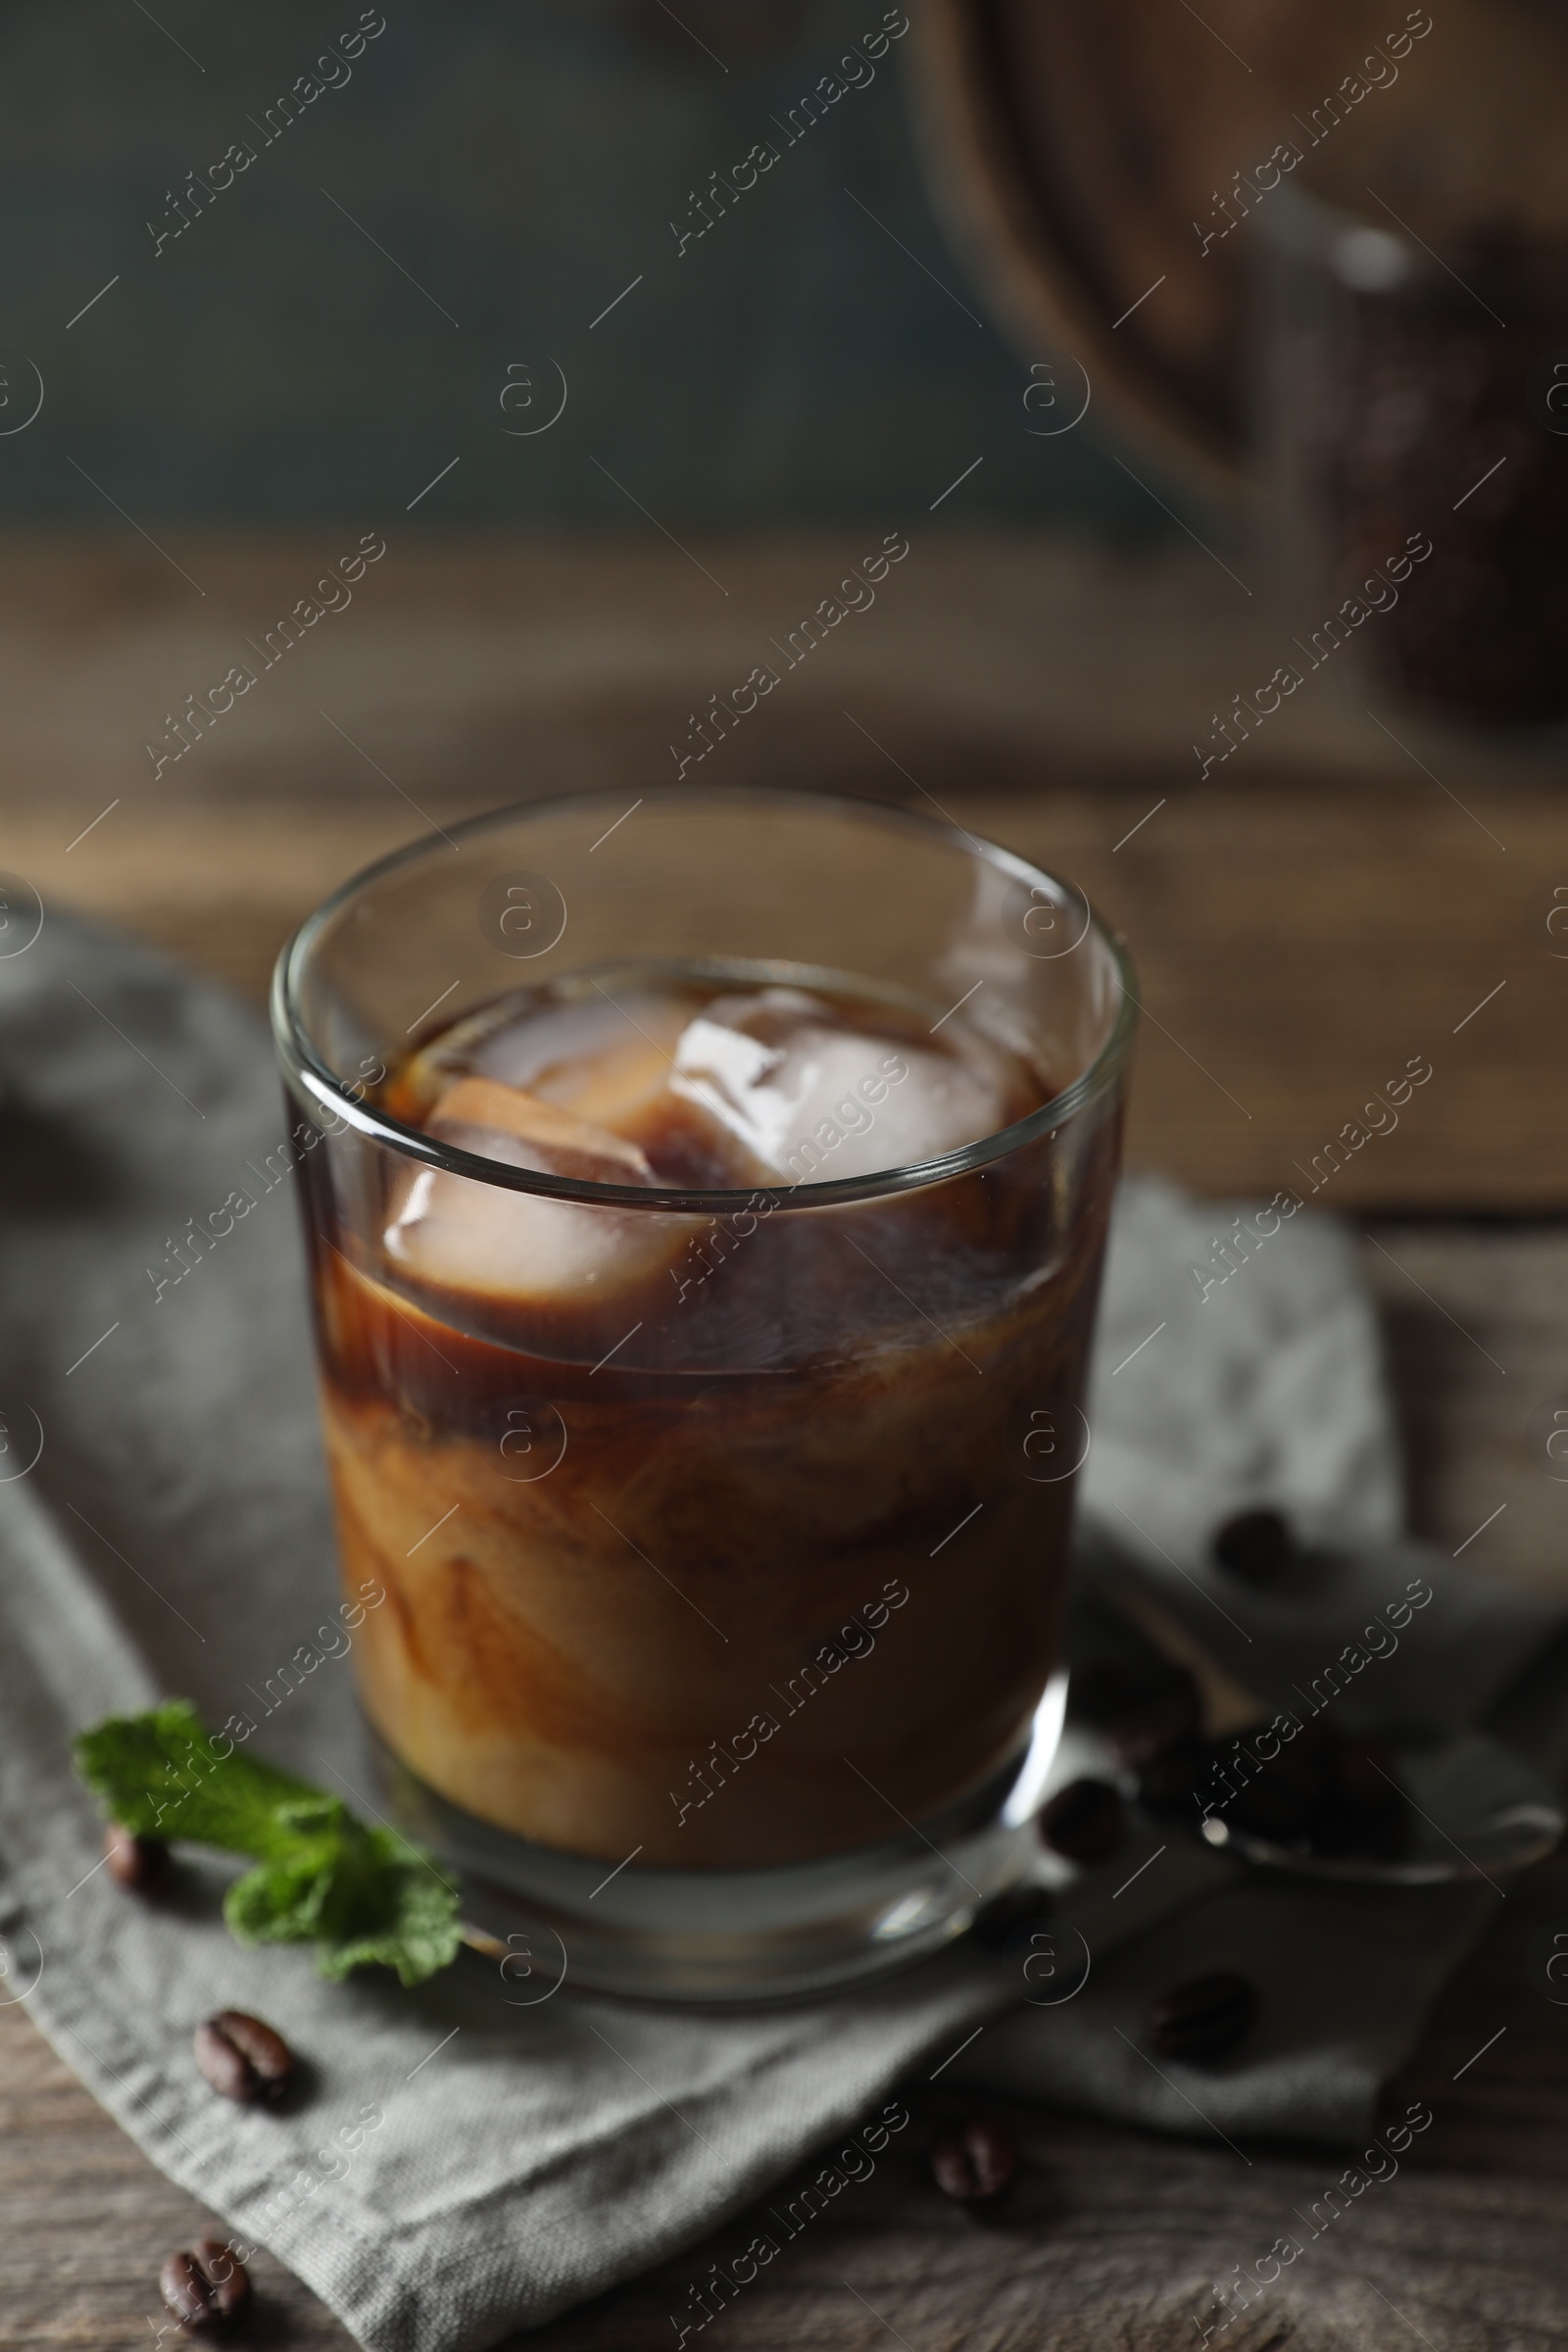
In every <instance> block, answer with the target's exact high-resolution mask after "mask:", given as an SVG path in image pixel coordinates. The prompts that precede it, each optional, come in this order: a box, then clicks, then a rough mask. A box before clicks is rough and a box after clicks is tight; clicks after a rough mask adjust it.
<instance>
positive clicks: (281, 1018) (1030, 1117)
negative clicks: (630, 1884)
mask: <svg viewBox="0 0 1568 2352" xmlns="http://www.w3.org/2000/svg"><path fill="white" fill-rule="evenodd" d="M619 799H620V794H619V793H618V791H611V790H606V791H604V792H569V793H553V794H550V795H548V796H544V797H541V798H540V799H538V800H522V801H514V802H510V803H508V804H507V805H506V806H505V807H503V808H500V809H485V810H482V811H481V812H480V813H479V814H478V815H476V816H470V817H465V818H463V819H461V820H460V821H459V822H458V823H456V824H453V825H451V826H450V827H448V828H446V830H445V837H446V838H447V839H448V840H451V839H453V838H454V837H456V838H457V839H458V840H459V841H462V840H463V839H464V838H466V837H474V836H478V835H482V834H484V833H486V832H489V831H496V830H500V829H502V828H503V827H505V826H506V825H509V824H515V823H516V822H517V821H518V820H519V819H521V818H524V817H527V816H533V815H542V814H559V813H561V812H562V811H564V810H568V809H592V808H594V807H595V806H596V804H607V805H610V806H614V805H615V804H617V803H618V801H619ZM644 800H645V805H646V804H647V802H649V801H653V802H655V803H657V804H661V805H663V806H666V807H667V806H669V805H671V804H674V803H684V804H687V805H692V806H695V805H697V804H699V803H703V802H707V803H710V804H713V803H717V804H720V805H722V806H723V807H725V808H726V809H737V808H746V807H756V806H772V807H783V808H786V809H811V808H817V809H824V810H830V811H832V812H833V813H834V814H835V815H839V816H855V817H867V816H870V817H874V818H875V819H876V820H877V821H879V822H880V823H882V824H885V825H887V826H888V827H890V829H892V830H894V831H901V830H902V831H904V832H907V833H910V834H913V835H915V836H916V837H920V838H924V839H925V840H927V841H931V842H942V843H945V844H947V845H949V846H950V847H953V848H956V849H958V850H960V851H961V852H963V854H964V855H965V856H966V857H968V858H970V859H971V860H978V861H979V862H982V863H985V864H989V865H990V866H992V867H993V868H994V869H995V870H997V871H998V872H1000V873H1003V874H1005V876H1006V877H1007V879H1008V880H1009V881H1013V882H1022V883H1025V884H1028V885H1033V884H1039V883H1044V884H1045V885H1047V886H1048V887H1049V888H1050V889H1051V890H1052V891H1053V892H1054V893H1057V894H1060V895H1061V896H1062V897H1065V898H1067V899H1069V900H1070V899H1076V900H1077V901H1078V902H1079V904H1080V905H1081V906H1082V907H1083V908H1084V909H1085V912H1086V914H1087V917H1088V920H1087V922H1086V924H1085V927H1084V931H1083V934H1082V937H1081V938H1080V939H1079V940H1077V941H1076V942H1075V943H1074V945H1073V947H1072V948H1069V949H1066V950H1064V951H1063V952H1062V953H1063V955H1064V956H1070V955H1075V954H1076V953H1077V950H1078V948H1080V947H1081V946H1083V945H1084V944H1085V943H1086V942H1087V941H1088V940H1089V938H1090V937H1091V936H1095V937H1097V938H1098V939H1099V941H1100V943H1101V945H1102V946H1103V948H1104V950H1105V951H1106V952H1107V953H1108V955H1109V956H1110V959H1111V965H1112V968H1113V970H1114V973H1115V976H1116V985H1117V991H1118V996H1119V1000H1120V1001H1119V1004H1118V1005H1117V1010H1116V1018H1115V1020H1114V1022H1113V1023H1112V1024H1111V1029H1110V1034H1109V1035H1108V1036H1107V1038H1106V1039H1105V1042H1104V1044H1103V1046H1102V1047H1101V1049H1100V1051H1099V1053H1098V1054H1096V1055H1095V1057H1094V1059H1093V1060H1092V1061H1091V1062H1090V1063H1089V1065H1088V1067H1087V1068H1086V1069H1084V1070H1082V1071H1080V1073H1079V1075H1078V1076H1077V1077H1076V1078H1074V1079H1073V1080H1072V1081H1071V1082H1070V1084H1068V1085H1067V1086H1065V1087H1063V1088H1062V1090H1061V1092H1060V1093H1059V1094H1056V1095H1054V1096H1053V1097H1052V1099H1051V1101H1050V1102H1049V1103H1042V1104H1041V1105H1040V1107H1039V1109H1038V1110H1032V1111H1030V1112H1029V1113H1028V1114H1027V1115H1026V1116H1025V1117H1024V1118H1021V1119H1015V1120H1014V1121H1013V1122H1012V1123H1011V1124H1010V1125H1009V1126H1006V1127H1000V1128H998V1129H996V1130H995V1132H994V1133H992V1134H990V1135H986V1136H980V1137H977V1138H976V1140H975V1141H974V1142H973V1143H969V1144H963V1145H960V1146H959V1147H958V1148H957V1149H956V1150H955V1151H951V1152H941V1153H939V1154H938V1155H936V1156H935V1157H933V1158H930V1159H924V1160H915V1161H911V1162H909V1163H907V1165H904V1166H900V1167H896V1168H884V1169H875V1170H873V1171H872V1172H871V1173H870V1174H868V1175H865V1176H845V1177H839V1178H837V1179H836V1180H835V1181H833V1182H832V1183H828V1184H815V1183H809V1182H807V1181H806V1180H804V1179H796V1180H795V1181H793V1182H791V1183H788V1184H778V1185H732V1186H725V1187H723V1188H718V1189H712V1188H710V1189H707V1190H692V1189H691V1188H688V1187H677V1186H673V1185H629V1184H593V1183H590V1182H588V1181H587V1180H585V1179H584V1180H578V1179H575V1178H571V1177H564V1176H553V1175H550V1174H548V1173H546V1172H545V1171H543V1170H539V1169H534V1168H517V1167H513V1166H511V1165H510V1164H508V1163H506V1162H504V1161H501V1160H494V1159H486V1158H484V1157H483V1156H482V1155H481V1154H480V1153H478V1152H465V1151H464V1150H462V1148H461V1147H460V1146H458V1145H456V1144H448V1143H443V1142H442V1141H441V1140H440V1138H439V1137H436V1136H432V1135H429V1134H427V1133H426V1131H425V1130H424V1129H423V1128H421V1127H411V1126H410V1125H408V1124H407V1122H406V1121H404V1120H402V1119H397V1118H394V1117H392V1115H391V1114H390V1112H388V1111H384V1110H381V1109H380V1108H378V1107H377V1106H376V1105H374V1104H373V1103H368V1102H366V1101H365V1100H364V1099H363V1097H361V1096H357V1095H356V1094H355V1093H354V1092H353V1089H352V1088H351V1087H350V1086H349V1085H348V1084H347V1083H346V1082H345V1081H344V1080H343V1079H341V1078H339V1077H338V1076H337V1075H336V1073H335V1072H334V1071H333V1070H331V1069H329V1068H328V1066H327V1064H326V1063H325V1061H324V1060H323V1059H322V1057H321V1055H320V1054H319V1053H318V1051H317V1050H316V1046H315V1044H314V1041H313V1040H312V1038H311V1035H310V1032H309V1030H308V1029H307V1027H306V1024H305V1021H304V1018H303V1016H302V1014H301V1011H300V1002H299V1000H300V989H301V984H302V982H303V979H304V975H305V972H306V969H307V966H308V964H309V961H310V957H311V955H312V953H313V951H314V950H315V948H316V946H317V944H318V942H319V939H320V937H321V934H322V932H323V931H324V930H325V929H326V928H327V926H328V925H329V924H330V922H331V921H332V920H333V918H334V917H335V916H336V915H337V914H338V913H339V912H340V911H341V910H342V908H343V907H346V906H347V905H348V904H349V903H350V902H351V901H352V900H353V899H354V898H355V897H356V896H358V894H359V893H360V892H361V891H363V890H364V889H366V888H367V887H368V885H369V884H371V883H373V882H376V881H379V880H381V879H382V878H384V877H385V876H386V875H388V874H392V873H396V872H397V871H398V869H399V868H400V867H403V866H408V865H414V864H417V862H418V861H419V860H420V859H421V858H425V857H427V856H429V855H430V854H431V851H432V847H433V845H432V844H431V843H430V842H428V841H426V840H424V839H422V838H421V839H418V840H415V841H411V842H405V843H404V845H403V847H402V848H401V849H397V850H392V851H389V852H388V853H387V855H386V856H385V857H382V858H374V859H372V860H371V862H370V863H369V864H368V865H365V866H361V867H360V868H359V870H358V871H357V872H355V873H353V874H350V875H349V876H348V878H347V879H346V880H345V881H343V882H340V883H339V884H338V886H337V888H336V889H335V890H333V891H331V892H330V893H329V894H328V895H327V897H326V898H324V899H323V900H322V901H321V903H320V905H319V907H316V908H315V909H314V910H313V911H312V912H311V913H310V914H308V915H307V916H306V918H305V920H304V922H303V923H301V924H300V926H299V929H298V930H297V931H295V932H294V933H293V935H292V936H291V937H290V938H289V939H288V940H286V941H285V942H284V945H283V947H282V949H281V950H280V952H279V954H278V958H277V962H276V964H275V965H274V967H273V971H272V986H271V995H270V1007H271V1020H272V1035H273V1039H274V1041H275V1043H276V1046H277V1052H278V1058H279V1060H280V1061H281V1063H282V1066H283V1073H284V1076H285V1078H286V1079H287V1080H288V1081H289V1083H290V1085H291V1086H292V1088H293V1089H294V1090H295V1091H296V1092H297V1093H300V1094H303V1095H304V1096H306V1097H307V1098H309V1102H310V1103H311V1104H312V1105H314V1106H319V1107H320V1108H321V1109H323V1110H326V1111H328V1112H329V1113H330V1116H331V1122H332V1124H331V1125H330V1126H329V1127H328V1132H335V1131H336V1129H337V1128H340V1127H343V1126H349V1127H352V1128H354V1129H355V1130H356V1132H357V1133H359V1134H361V1135H364V1136H367V1137H368V1138H369V1139H370V1140H371V1141H373V1142H375V1143H379V1144H381V1145H382V1146H384V1147H385V1148H386V1149H387V1150H388V1151H392V1152H398V1153H399V1154H400V1155H401V1156H402V1157H404V1158H406V1159H410V1160H413V1161H415V1162H417V1164H419V1165H421V1166H424V1167H428V1168H435V1169H439V1170H441V1171H443V1172H444V1173H446V1174H447V1175H452V1176H466V1177H468V1178H469V1179H470V1180H472V1181H473V1182H476V1183H480V1184H489V1185H493V1186H499V1187H501V1188H502V1189H504V1190H506V1191H509V1192H517V1193H531V1194H533V1195H535V1196H537V1197H539V1198H542V1199H546V1200H552V1201H575V1202H578V1203H580V1204H581V1205H583V1206H585V1207H593V1208H614V1209H631V1210H633V1211H639V1212H641V1213H643V1214H645V1215H646V1214H653V1213H658V1212H662V1213H665V1214H671V1213H673V1214H684V1215H710V1216H734V1215H736V1214H739V1213H743V1212H744V1210H745V1209H746V1208H748V1207H750V1206H753V1205H755V1204H757V1203H760V1202H764V1201H765V1202H766V1204H767V1207H768V1209H769V1211H770V1212H771V1210H773V1209H775V1208H790V1207H796V1208H808V1207H809V1208H831V1207H836V1206H839V1205H841V1204H844V1203H847V1202H851V1201H871V1200H877V1199H881V1198H887V1197H890V1196H894V1195H897V1194H900V1193H907V1192H914V1191H918V1190H920V1189H922V1188H923V1187H925V1186H927V1185H932V1184H940V1183H943V1182H944V1181H946V1180H947V1179H948V1178H949V1177H953V1176H962V1175H966V1174H967V1173H968V1172H969V1171H970V1170H971V1169H973V1168H982V1167H986V1166H989V1165H990V1164H991V1163H992V1162H993V1161H995V1160H998V1159H1005V1157H1007V1155H1008V1154H1009V1153H1010V1152H1016V1151H1018V1150H1020V1149H1021V1148H1022V1147H1023V1146H1024V1145H1026V1144H1029V1143H1033V1142H1034V1141H1035V1140H1036V1139H1037V1138H1039V1137H1041V1136H1045V1135H1050V1134H1052V1133H1053V1132H1054V1130H1055V1129H1056V1128H1058V1127H1061V1126H1062V1125H1064V1124H1065V1123H1066V1122H1067V1121H1068V1120H1070V1119H1073V1118H1076V1116H1077V1115H1078V1113H1079V1112H1080V1111H1082V1110H1084V1109H1085V1108H1087V1106H1088V1105H1089V1104H1090V1103H1093V1102H1095V1101H1096V1100H1098V1098H1099V1097H1100V1096H1102V1095H1103V1094H1104V1093H1105V1092H1106V1090H1107V1089H1108V1088H1109V1086H1110V1085H1111V1083H1112V1081H1113V1079H1114V1078H1115V1077H1116V1076H1117V1075H1118V1074H1119V1072H1120V1070H1121V1067H1122V1065H1123V1063H1124V1062H1125V1061H1126V1058H1127V1054H1128V1052H1129V1050H1130V1048H1131V1044H1132V1039H1133V1033H1134V1031H1135V1029H1136V1028H1137V1024H1138V1014H1139V1011H1140V1009H1141V1007H1140V1005H1139V1002H1138V999H1137V997H1136V995H1135V994H1134V991H1133V981H1134V977H1135V974H1134V970H1133V964H1132V958H1131V956H1129V955H1128V953H1127V950H1126V948H1125V946H1124V945H1123V943H1122V940H1121V938H1120V936H1119V935H1118V934H1117V933H1116V932H1114V931H1112V930H1111V929H1110V928H1109V926H1108V925H1107V924H1105V923H1103V922H1102V921H1101V919H1100V917H1099V915H1098V914H1097V913H1096V912H1095V909H1094V907H1092V906H1091V905H1090V903H1089V900H1088V898H1087V897H1086V896H1085V894H1084V893H1083V892H1082V891H1081V890H1079V889H1078V887H1077V885H1076V884H1075V883H1071V882H1066V881H1064V880H1063V879H1062V877H1061V876H1060V875H1059V874H1052V873H1048V872H1047V870H1046V869H1045V867H1044V866H1037V865H1033V864H1031V863H1030V862H1029V860H1028V859H1027V858H1020V857H1018V856H1017V855H1016V854H1015V853H1014V852H1013V851H1011V850H1005V849H1002V848H1001V847H1000V846H999V845H998V844H997V843H996V842H992V841H988V840H986V839H984V837H983V836H981V835H979V834H976V833H973V832H969V831H967V830H965V828H964V827H963V826H961V825H958V824H955V823H953V822H951V821H950V820H946V819H943V820H938V819H937V818H935V817H928V816H925V815H923V814H921V813H920V812H919V811H918V810H915V809H907V808H905V807H904V806H903V804H902V803H900V802H897V801H883V800H878V799H876V798H875V797H874V796H871V795H866V796H864V797H862V796H859V795H851V794H848V793H826V792H812V791H809V790H807V789H791V788H790V787H788V786H783V785H769V786H757V787H750V786H749V787H747V788H746V789H745V790H744V791H743V792H733V791H731V792H726V791H725V790H724V789H723V787H722V786H719V785H711V784H690V785H687V784H666V785H658V786H655V787H654V788H653V790H652V791H651V792H650V793H648V794H646V795H645V796H644Z"/></svg>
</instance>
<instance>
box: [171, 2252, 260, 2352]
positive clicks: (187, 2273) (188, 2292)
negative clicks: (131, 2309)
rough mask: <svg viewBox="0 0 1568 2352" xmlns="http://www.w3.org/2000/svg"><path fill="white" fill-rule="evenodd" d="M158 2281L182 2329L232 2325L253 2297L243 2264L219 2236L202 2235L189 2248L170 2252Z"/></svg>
mask: <svg viewBox="0 0 1568 2352" xmlns="http://www.w3.org/2000/svg"><path fill="white" fill-rule="evenodd" d="M158 2283H159V2286H160V2287H161V2289H162V2290H163V2297H164V2301H165V2302H166V2303H167V2304H168V2306H169V2308H170V2310H171V2311H172V2313H173V2315H174V2317H175V2319H176V2320H178V2322H179V2324H180V2326H181V2327H200V2328H203V2329H210V2330H211V2331H212V2332H214V2333H215V2334H217V2333H221V2332H222V2331H223V2330H225V2329H227V2328H228V2327H231V2326H232V2325H233V2323H234V2322H235V2321H236V2320H237V2319H238V2318H239V2317H240V2315H241V2313H242V2312H243V2311H244V2310H245V2308H246V2306H247V2304H248V2303H249V2302H250V2299H251V2282H250V2278H249V2277H248V2276H247V2274H246V2270H245V2266H244V2264H243V2263H242V2262H239V2261H237V2260H236V2259H235V2257H234V2256H233V2255H232V2254H231V2253H230V2252H229V2250H228V2248H227V2246H225V2245H224V2244H223V2242H222V2240H221V2238H216V2237H203V2238H199V2239H198V2240H197V2242H196V2244H195V2245H194V2246H192V2247H190V2248H189V2249H188V2250H186V2251H182V2252H180V2253H178V2254H171V2255H170V2257H169V2259H168V2261H167V2262H166V2263H165V2264H164V2267H163V2269H162V2271H160V2273H159V2275H158Z"/></svg>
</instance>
